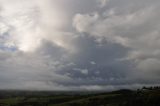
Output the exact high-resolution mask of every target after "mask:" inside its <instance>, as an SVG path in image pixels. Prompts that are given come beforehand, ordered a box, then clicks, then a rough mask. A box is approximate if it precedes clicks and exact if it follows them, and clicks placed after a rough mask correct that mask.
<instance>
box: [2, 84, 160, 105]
mask: <svg viewBox="0 0 160 106" xmlns="http://www.w3.org/2000/svg"><path fill="white" fill-rule="evenodd" d="M0 106H160V87H149V88H147V87H143V88H142V89H138V90H136V91H132V90H125V89H124V90H118V91H113V92H107V93H102V92H90V93H88V92H40V91H39V92H37V91H36V92H34V91H0Z"/></svg>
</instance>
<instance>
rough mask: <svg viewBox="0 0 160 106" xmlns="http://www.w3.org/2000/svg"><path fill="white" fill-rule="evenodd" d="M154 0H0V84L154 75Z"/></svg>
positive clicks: (159, 32)
mask: <svg viewBox="0 0 160 106" xmlns="http://www.w3.org/2000/svg"><path fill="white" fill-rule="evenodd" d="M159 9H160V1H159V0H154V1H153V0H152V1H151V0H81V1H79V0H41V1H39V0H27V1H26V0H0V85H1V86H0V89H25V90H114V89H120V88H138V87H141V86H144V85H146V86H147V85H148V86H149V85H158V84H159V83H160V78H159V76H160V47H159V45H160V43H159V42H160V29H159V28H160V27H159V26H160V22H159V18H160V15H159V11H158V10H159Z"/></svg>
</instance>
